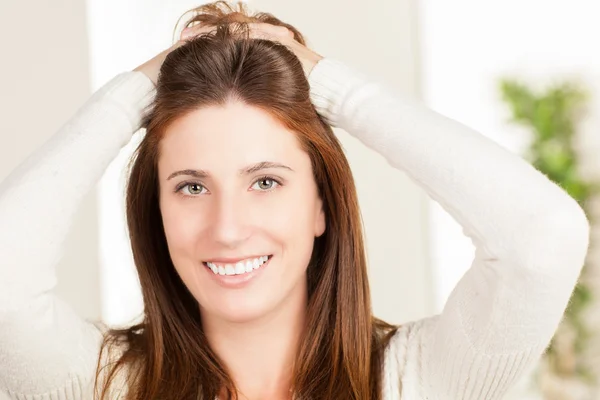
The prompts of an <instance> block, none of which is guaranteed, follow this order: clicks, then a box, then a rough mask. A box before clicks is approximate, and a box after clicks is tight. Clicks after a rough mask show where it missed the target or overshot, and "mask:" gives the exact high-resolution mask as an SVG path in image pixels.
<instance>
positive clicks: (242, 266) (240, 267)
mask: <svg viewBox="0 0 600 400" xmlns="http://www.w3.org/2000/svg"><path fill="white" fill-rule="evenodd" d="M268 259H269V256H261V257H258V258H253V259H249V260H245V261H239V262H237V263H236V264H223V265H217V264H215V263H212V262H207V263H206V265H207V266H208V267H209V268H210V269H211V271H212V272H213V273H214V274H215V275H241V274H245V273H248V272H252V271H253V270H255V269H258V268H260V266H261V265H263V264H264V263H265V262H266V261H267V260H268Z"/></svg>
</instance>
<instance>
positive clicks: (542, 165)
mask: <svg viewBox="0 0 600 400" xmlns="http://www.w3.org/2000/svg"><path fill="white" fill-rule="evenodd" d="M500 92H501V94H502V98H503V100H504V101H505V102H506V103H507V104H508V106H509V108H510V110H511V112H512V118H511V120H512V122H514V123H517V124H519V125H522V126H525V127H527V128H528V129H529V130H530V131H531V133H532V137H531V142H530V145H529V148H528V151H527V154H526V155H525V158H526V159H528V161H529V162H531V164H532V165H533V166H534V167H535V168H537V169H538V170H539V171H541V172H542V173H544V174H545V175H546V176H547V177H548V178H550V179H551V180H552V181H554V182H555V183H557V184H558V185H560V186H561V187H562V188H563V189H565V191H567V192H568V193H569V195H571V196H572V197H573V198H574V199H575V200H577V202H578V203H579V204H580V205H581V206H582V207H583V209H584V210H585V211H586V213H587V215H588V216H590V213H589V212H588V211H587V209H586V206H587V201H588V200H589V199H590V197H591V196H592V195H594V194H596V193H598V192H599V190H598V189H599V187H598V185H597V184H594V183H590V182H587V181H585V180H584V179H582V177H581V175H580V173H579V171H578V170H579V168H578V167H579V165H578V158H577V154H576V151H575V149H574V139H575V135H576V125H577V122H578V121H579V120H580V117H581V116H582V113H583V112H584V106H585V101H586V99H587V95H586V93H585V91H583V90H582V89H581V88H580V87H579V86H578V85H576V84H574V83H569V82H563V83H558V84H555V85H553V86H551V87H549V88H547V89H546V90H545V91H544V92H543V93H535V92H534V91H533V90H532V89H531V88H530V87H528V86H527V85H525V84H523V83H521V82H519V81H517V80H513V79H503V80H501V82H500ZM586 267H587V265H586V266H584V269H583V272H582V275H581V278H580V280H579V283H578V284H577V286H576V288H575V290H574V291H573V294H572V296H571V300H570V302H569V306H568V307H567V310H566V312H565V316H564V319H563V322H562V324H568V330H570V331H571V332H574V333H575V337H574V340H573V341H572V344H571V345H570V346H569V348H570V349H569V350H568V351H566V352H565V350H564V346H561V350H558V349H557V347H558V346H556V341H557V336H556V335H555V336H554V338H553V340H552V343H551V344H550V346H549V347H548V349H547V351H546V353H545V355H544V358H545V361H547V362H548V363H549V366H550V370H551V371H552V373H553V374H556V375H558V376H561V377H563V378H575V379H580V380H582V381H585V382H587V383H593V380H594V378H593V377H592V376H591V374H590V373H589V371H588V369H587V368H586V367H585V366H584V363H582V362H580V355H581V354H582V352H583V351H585V348H586V342H587V340H589V336H590V334H591V332H590V331H589V330H588V328H587V327H586V324H585V321H584V318H583V311H584V310H585V309H586V307H588V305H589V304H590V303H591V301H592V293H591V291H590V289H589V288H588V286H586V283H585V281H586V280H585V272H586ZM559 331H560V330H559ZM557 335H558V333H557ZM573 360H575V362H573Z"/></svg>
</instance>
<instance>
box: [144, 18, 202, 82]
mask: <svg viewBox="0 0 600 400" xmlns="http://www.w3.org/2000/svg"><path fill="white" fill-rule="evenodd" d="M194 28H195V29H196V30H197V34H201V33H204V32H210V31H211V30H212V29H211V27H208V26H207V27H202V28H200V27H194ZM184 32H185V30H184ZM186 39H187V37H184V35H183V32H182V35H181V38H180V40H179V41H178V42H177V43H175V44H174V45H173V46H171V47H169V48H168V49H167V50H165V51H163V52H161V53H159V54H157V55H156V56H154V57H153V58H152V59H150V60H148V61H146V62H145V63H143V64H142V65H140V66H139V67H137V68H135V69H134V71H141V72H143V73H144V74H146V76H148V78H150V79H151V80H152V82H153V83H154V85H155V86H156V82H157V80H158V72H159V71H160V67H161V66H162V64H163V62H164V61H165V58H166V57H167V55H168V54H169V53H170V52H172V51H173V50H175V49H176V48H178V47H179V46H182V45H184V44H185V43H186Z"/></svg>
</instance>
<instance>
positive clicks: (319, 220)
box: [315, 199, 327, 237]
mask: <svg viewBox="0 0 600 400" xmlns="http://www.w3.org/2000/svg"><path fill="white" fill-rule="evenodd" d="M316 210H317V212H316V215H315V237H319V236H321V235H322V234H323V233H325V228H326V225H327V221H326V218H325V210H323V200H321V199H319V201H318V203H317V208H316Z"/></svg>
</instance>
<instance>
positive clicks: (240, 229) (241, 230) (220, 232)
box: [211, 193, 251, 248]
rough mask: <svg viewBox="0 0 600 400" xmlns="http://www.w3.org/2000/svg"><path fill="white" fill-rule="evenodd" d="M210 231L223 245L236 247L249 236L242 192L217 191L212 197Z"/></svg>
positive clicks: (247, 215) (249, 231) (247, 218)
mask: <svg viewBox="0 0 600 400" xmlns="http://www.w3.org/2000/svg"><path fill="white" fill-rule="evenodd" d="M213 200H214V203H213V207H212V210H211V211H212V216H211V220H212V221H211V233H212V236H213V239H214V240H215V241H216V242H217V243H219V244H220V245H221V246H223V247H227V248H236V247H238V246H240V245H241V244H242V243H243V242H244V241H245V240H246V239H248V237H249V236H250V233H251V230H250V228H249V224H248V221H249V213H248V211H249V210H247V207H245V203H244V198H243V194H240V193H229V194H227V193H219V194H218V195H215V196H214V197H213Z"/></svg>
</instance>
